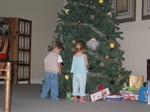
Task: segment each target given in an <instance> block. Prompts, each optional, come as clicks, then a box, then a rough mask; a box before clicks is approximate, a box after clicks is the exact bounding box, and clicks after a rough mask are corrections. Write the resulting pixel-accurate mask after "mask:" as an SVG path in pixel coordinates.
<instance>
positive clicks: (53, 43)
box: [51, 41, 64, 49]
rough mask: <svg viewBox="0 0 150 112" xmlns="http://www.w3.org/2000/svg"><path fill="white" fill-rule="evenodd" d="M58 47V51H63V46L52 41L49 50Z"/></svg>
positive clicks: (58, 42)
mask: <svg viewBox="0 0 150 112" xmlns="http://www.w3.org/2000/svg"><path fill="white" fill-rule="evenodd" d="M56 47H58V48H59V49H64V47H63V44H62V43H61V42H60V41H53V42H52V46H51V49H54V48H56Z"/></svg>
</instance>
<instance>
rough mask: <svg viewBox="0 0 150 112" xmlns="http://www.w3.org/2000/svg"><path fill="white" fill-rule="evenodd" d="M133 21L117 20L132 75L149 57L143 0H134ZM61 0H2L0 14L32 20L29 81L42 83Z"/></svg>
mask: <svg viewBox="0 0 150 112" xmlns="http://www.w3.org/2000/svg"><path fill="white" fill-rule="evenodd" d="M136 1H137V2H136V21H134V22H127V23H121V24H120V28H121V29H120V30H121V31H123V35H122V36H123V37H124V40H119V42H120V44H121V49H122V50H124V51H125V54H124V58H125V61H124V62H123V64H124V65H123V66H124V67H125V68H126V69H127V70H132V74H133V75H144V76H145V79H146V75H147V73H146V70H147V69H146V61H147V59H149V58H150V28H149V27H150V20H143V21H142V20H141V12H142V0H136ZM64 3H66V2H64V0H1V2H0V17H19V18H24V19H29V20H32V57H31V63H32V64H31V68H32V70H31V83H35V82H38V83H41V82H42V80H43V76H44V74H43V73H44V71H43V58H44V56H45V55H46V54H47V53H48V51H47V45H48V44H50V43H51V37H52V36H53V35H54V30H55V28H56V24H57V12H58V11H60V10H61V9H62V8H63V5H64Z"/></svg>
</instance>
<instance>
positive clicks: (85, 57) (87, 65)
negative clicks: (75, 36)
mask: <svg viewBox="0 0 150 112" xmlns="http://www.w3.org/2000/svg"><path fill="white" fill-rule="evenodd" d="M84 59H85V64H86V67H89V62H88V57H87V55H86V54H85V55H84Z"/></svg>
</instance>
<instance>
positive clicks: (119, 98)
mask: <svg viewBox="0 0 150 112" xmlns="http://www.w3.org/2000/svg"><path fill="white" fill-rule="evenodd" d="M106 100H107V101H122V100H124V96H122V95H108V96H106Z"/></svg>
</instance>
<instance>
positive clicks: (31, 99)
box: [0, 84, 150, 112]
mask: <svg viewBox="0 0 150 112" xmlns="http://www.w3.org/2000/svg"><path fill="white" fill-rule="evenodd" d="M41 86H42V85H40V84H30V85H29V84H20V85H13V86H12V97H11V112H149V111H150V105H147V104H146V103H143V102H138V101H125V100H124V101H96V102H87V103H79V102H73V101H68V100H66V99H64V98H61V99H59V100H58V101H54V100H51V99H49V98H47V99H40V97H39V95H40V90H41ZM4 87H5V85H3V84H0V112H1V111H3V109H4Z"/></svg>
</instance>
